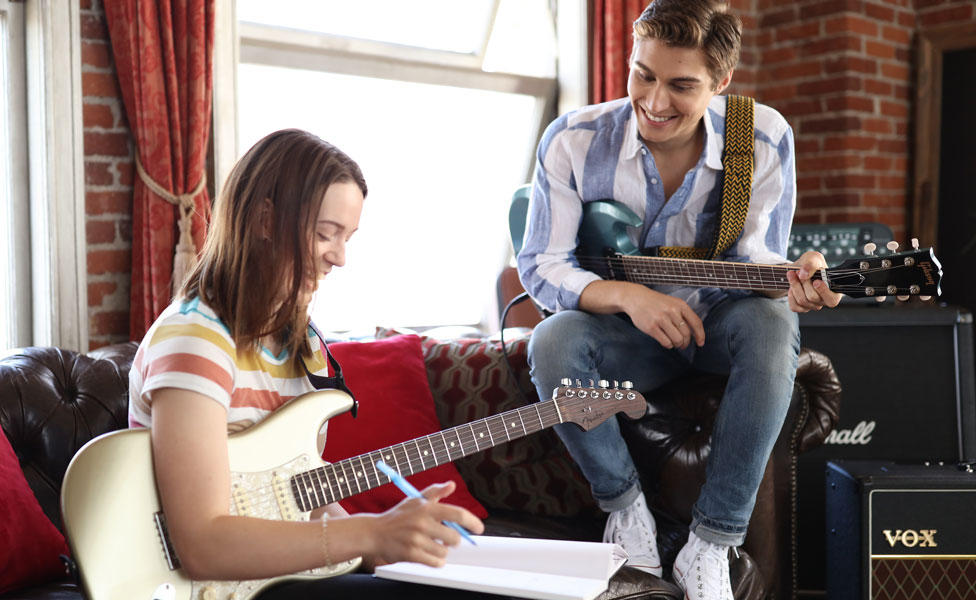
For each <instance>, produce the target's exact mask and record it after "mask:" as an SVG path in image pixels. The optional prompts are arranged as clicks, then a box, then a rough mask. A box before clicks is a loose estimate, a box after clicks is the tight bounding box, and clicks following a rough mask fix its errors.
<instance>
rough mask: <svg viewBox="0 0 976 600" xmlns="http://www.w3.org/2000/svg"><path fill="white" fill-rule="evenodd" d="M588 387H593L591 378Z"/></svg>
mask: <svg viewBox="0 0 976 600" xmlns="http://www.w3.org/2000/svg"><path fill="white" fill-rule="evenodd" d="M590 387H593V380H592V379H591V380H590Z"/></svg>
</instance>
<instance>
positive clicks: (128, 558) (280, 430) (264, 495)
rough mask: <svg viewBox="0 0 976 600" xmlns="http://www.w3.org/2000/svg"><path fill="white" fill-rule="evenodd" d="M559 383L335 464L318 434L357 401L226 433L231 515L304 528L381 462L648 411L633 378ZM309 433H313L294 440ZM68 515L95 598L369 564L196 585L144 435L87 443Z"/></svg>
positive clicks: (250, 590) (372, 476)
mask: <svg viewBox="0 0 976 600" xmlns="http://www.w3.org/2000/svg"><path fill="white" fill-rule="evenodd" d="M562 383H563V385H562V386H561V387H559V388H556V390H554V391H553V397H552V399H551V400H547V401H544V402H538V403H535V404H531V405H528V406H524V407H521V408H518V409H515V410H510V411H508V412H505V413H502V414H499V415H495V416H491V417H488V418H485V419H481V420H478V421H473V422H471V423H468V424H466V425H459V426H457V427H452V428H450V429H446V430H444V431H441V432H438V433H433V434H430V435H427V436H424V437H420V438H417V439H414V440H410V441H408V442H403V443H401V444H397V445H395V446H389V447H387V448H382V449H380V450H376V451H374V452H369V453H367V454H363V455H360V456H356V457H353V458H348V459H345V460H342V461H339V462H336V463H331V464H330V463H326V462H324V461H323V460H322V459H321V458H320V454H321V452H320V451H319V449H318V447H317V438H318V436H317V433H318V432H319V431H320V430H321V428H322V425H323V424H324V423H325V421H327V420H328V419H330V418H332V417H333V416H335V415H337V414H340V413H343V412H346V411H348V410H349V409H350V408H351V407H352V406H353V400H352V398H350V397H349V396H348V395H347V394H345V393H344V392H341V391H338V390H322V391H317V392H311V393H308V394H305V395H302V396H299V397H298V398H295V399H293V400H291V401H289V402H288V403H287V404H286V405H284V406H282V407H281V408H280V409H278V410H276V411H275V412H274V413H272V414H271V415H270V416H269V417H268V418H267V419H265V420H264V421H262V422H261V423H259V424H257V425H255V426H253V427H250V428H248V429H246V430H244V431H242V432H240V433H236V434H233V435H231V436H229V438H228V452H229V458H230V469H231V497H230V498H229V503H230V512H231V514H235V515H246V516H251V517H256V518H261V519H272V520H286V521H294V520H305V521H307V520H308V519H309V514H310V512H311V511H312V510H314V509H316V508H319V507H322V506H325V505H326V504H331V503H333V502H337V501H339V500H342V499H343V498H348V497H349V496H352V495H354V494H358V493H360V492H365V491H366V490H369V489H372V488H375V487H377V486H379V485H383V484H385V483H388V482H389V481H390V479H389V477H387V476H386V475H384V474H382V473H380V472H378V471H377V470H376V468H375V467H374V466H373V465H375V464H376V461H377V460H380V459H382V460H383V461H384V462H386V463H387V464H388V465H390V466H392V467H394V468H395V469H396V470H397V471H399V472H400V473H401V474H403V475H411V474H413V473H418V472H420V471H424V470H426V469H429V468H431V467H435V466H437V465H441V464H444V463H447V462H451V461H453V460H455V459H458V458H461V457H463V456H467V455H469V454H474V453H475V452H479V451H481V450H486V449H488V448H491V447H493V446H496V445H498V444H503V443H505V442H507V441H509V440H513V439H517V438H520V437H524V436H526V435H528V434H530V433H535V432H538V431H541V430H543V429H546V428H547V427H551V426H552V425H556V424H558V423H569V422H572V423H576V424H578V425H579V426H581V427H582V428H583V429H587V430H589V429H592V428H593V427H596V426H597V425H599V424H600V423H603V422H604V421H605V420H606V419H607V418H609V417H611V416H613V415H615V414H617V413H618V412H623V413H624V414H626V415H627V416H628V417H630V418H639V417H641V416H642V415H643V414H644V412H645V410H646V404H645V401H644V397H643V396H642V395H641V394H639V393H638V392H635V391H633V390H632V389H630V387H631V386H630V384H629V382H624V383H623V384H622V385H620V386H619V387H618V386H617V385H616V382H615V383H614V386H613V387H611V386H610V385H609V384H607V382H605V381H601V382H600V385H598V386H597V387H588V388H586V387H580V386H578V385H577V386H576V387H573V386H571V385H570V382H569V380H565V379H564V380H563V382H562ZM590 384H591V386H592V382H590ZM310 425H312V426H310ZM301 431H307V432H308V435H307V436H304V437H303V436H301V435H296V434H297V433H299V432H301ZM61 511H62V515H63V517H64V527H65V533H66V534H67V539H68V543H69V545H70V547H71V551H72V555H73V557H74V559H75V561H76V562H77V564H78V567H79V571H80V574H81V582H82V586H83V587H84V591H85V595H86V597H87V598H88V600H149V599H150V598H154V594H155V593H157V592H158V590H160V589H165V590H166V591H167V593H166V595H167V597H168V598H172V599H175V600H198V599H200V600H245V599H247V598H250V597H251V596H253V595H254V594H255V593H256V592H258V591H261V590H263V589H264V588H266V587H268V586H269V585H271V584H273V583H277V582H280V581H282V580H284V579H294V578H317V577H332V576H335V575H339V574H342V573H347V572H349V571H353V570H355V569H356V568H357V567H358V566H359V564H360V562H361V561H360V559H358V558H357V559H355V560H351V561H348V562H344V563H341V564H338V565H335V566H334V567H333V568H331V569H325V568H319V569H313V570H309V571H305V572H302V573H296V574H294V575H289V576H286V577H276V578H272V579H262V580H251V581H193V580H191V579H189V578H188V577H187V576H186V574H185V573H184V571H183V570H182V569H181V568H180V561H179V558H178V557H177V556H176V553H175V552H174V551H173V546H172V544H171V543H170V539H169V535H168V533H167V530H166V518H165V515H164V514H163V512H162V507H161V506H160V502H159V496H158V495H157V492H156V481H155V475H154V471H153V462H152V448H151V445H150V432H149V430H148V429H127V430H120V431H115V432H112V433H107V434H104V435H101V436H99V437H97V438H95V439H93V440H91V441H90V442H88V443H87V444H86V445H85V446H84V447H82V449H81V450H80V451H79V452H78V453H77V454H76V455H75V457H74V458H73V459H72V460H71V464H69V465H68V470H67V472H66V473H65V476H64V483H63V485H62V488H61ZM255 551H258V552H259V551H260V549H256V550H255ZM170 594H172V595H170Z"/></svg>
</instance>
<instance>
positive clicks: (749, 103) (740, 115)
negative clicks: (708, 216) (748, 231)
mask: <svg viewBox="0 0 976 600" xmlns="http://www.w3.org/2000/svg"><path fill="white" fill-rule="evenodd" d="M754 106H755V101H754V100H753V99H752V98H747V97H745V96H729V97H728V108H726V111H725V150H724V151H723V152H722V167H723V168H724V172H725V178H724V182H723V184H722V215H721V221H720V223H719V228H718V231H716V232H715V239H714V240H712V247H711V248H688V247H681V246H663V247H661V248H659V249H658V255H659V256H664V257H666V258H699V259H712V258H715V257H716V256H718V255H719V254H721V253H722V252H724V251H725V250H726V249H727V248H728V247H729V246H731V245H732V242H734V241H735V240H736V238H738V237H739V234H741V233H742V227H743V225H745V222H746V214H747V213H748V212H749V197H750V196H751V195H752V171H753V145H754V138H755V129H754Z"/></svg>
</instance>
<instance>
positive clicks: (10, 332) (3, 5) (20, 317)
mask: <svg viewBox="0 0 976 600" xmlns="http://www.w3.org/2000/svg"><path fill="white" fill-rule="evenodd" d="M0 16H2V17H3V30H4V33H5V34H6V35H5V38H6V42H7V43H6V45H5V47H4V48H3V50H5V52H0V56H2V57H3V58H4V59H6V64H5V65H4V71H5V73H6V81H5V83H6V85H5V86H3V89H4V90H5V91H6V97H5V98H4V99H3V104H4V106H6V107H7V110H6V111H5V114H3V115H0V119H2V120H3V123H4V127H3V128H2V129H3V130H5V132H6V137H7V139H6V140H3V143H4V144H5V145H6V143H7V142H8V141H9V144H10V145H9V147H7V148H4V151H3V152H2V153H0V156H3V158H4V160H5V162H6V163H7V165H6V166H7V167H9V172H8V176H9V180H8V181H6V182H4V183H5V185H6V188H7V189H6V190H3V191H4V192H6V191H8V190H9V192H10V198H7V199H6V200H5V202H6V203H7V205H6V206H4V211H5V212H6V213H7V218H8V221H7V226H8V229H7V231H5V232H3V235H4V236H7V235H8V234H9V236H10V238H9V239H5V240H4V243H9V247H8V250H9V255H8V260H7V263H6V264H4V265H2V267H0V268H3V269H4V270H5V271H6V275H7V280H8V282H9V283H10V285H11V288H12V289H13V290H14V294H12V295H10V296H7V297H4V298H3V301H4V302H5V303H6V307H5V308H6V309H7V310H8V311H10V313H8V314H7V315H5V317H6V321H7V322H6V323H5V328H6V330H7V337H8V340H9V342H10V343H11V344H12V345H13V346H15V347H16V346H23V345H26V344H29V343H30V340H31V289H30V266H31V261H30V210H29V207H28V199H29V198H30V195H29V177H28V160H27V148H28V144H27V52H26V43H25V39H24V34H25V27H24V5H23V3H18V2H12V1H11V0H0Z"/></svg>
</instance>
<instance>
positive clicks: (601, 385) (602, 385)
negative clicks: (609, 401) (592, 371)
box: [596, 379, 610, 390]
mask: <svg viewBox="0 0 976 600" xmlns="http://www.w3.org/2000/svg"><path fill="white" fill-rule="evenodd" d="M596 387H598V388H601V389H604V390H605V389H607V388H608V387H610V382H609V381H607V380H606V379H601V380H600V381H597V382H596Z"/></svg>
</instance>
